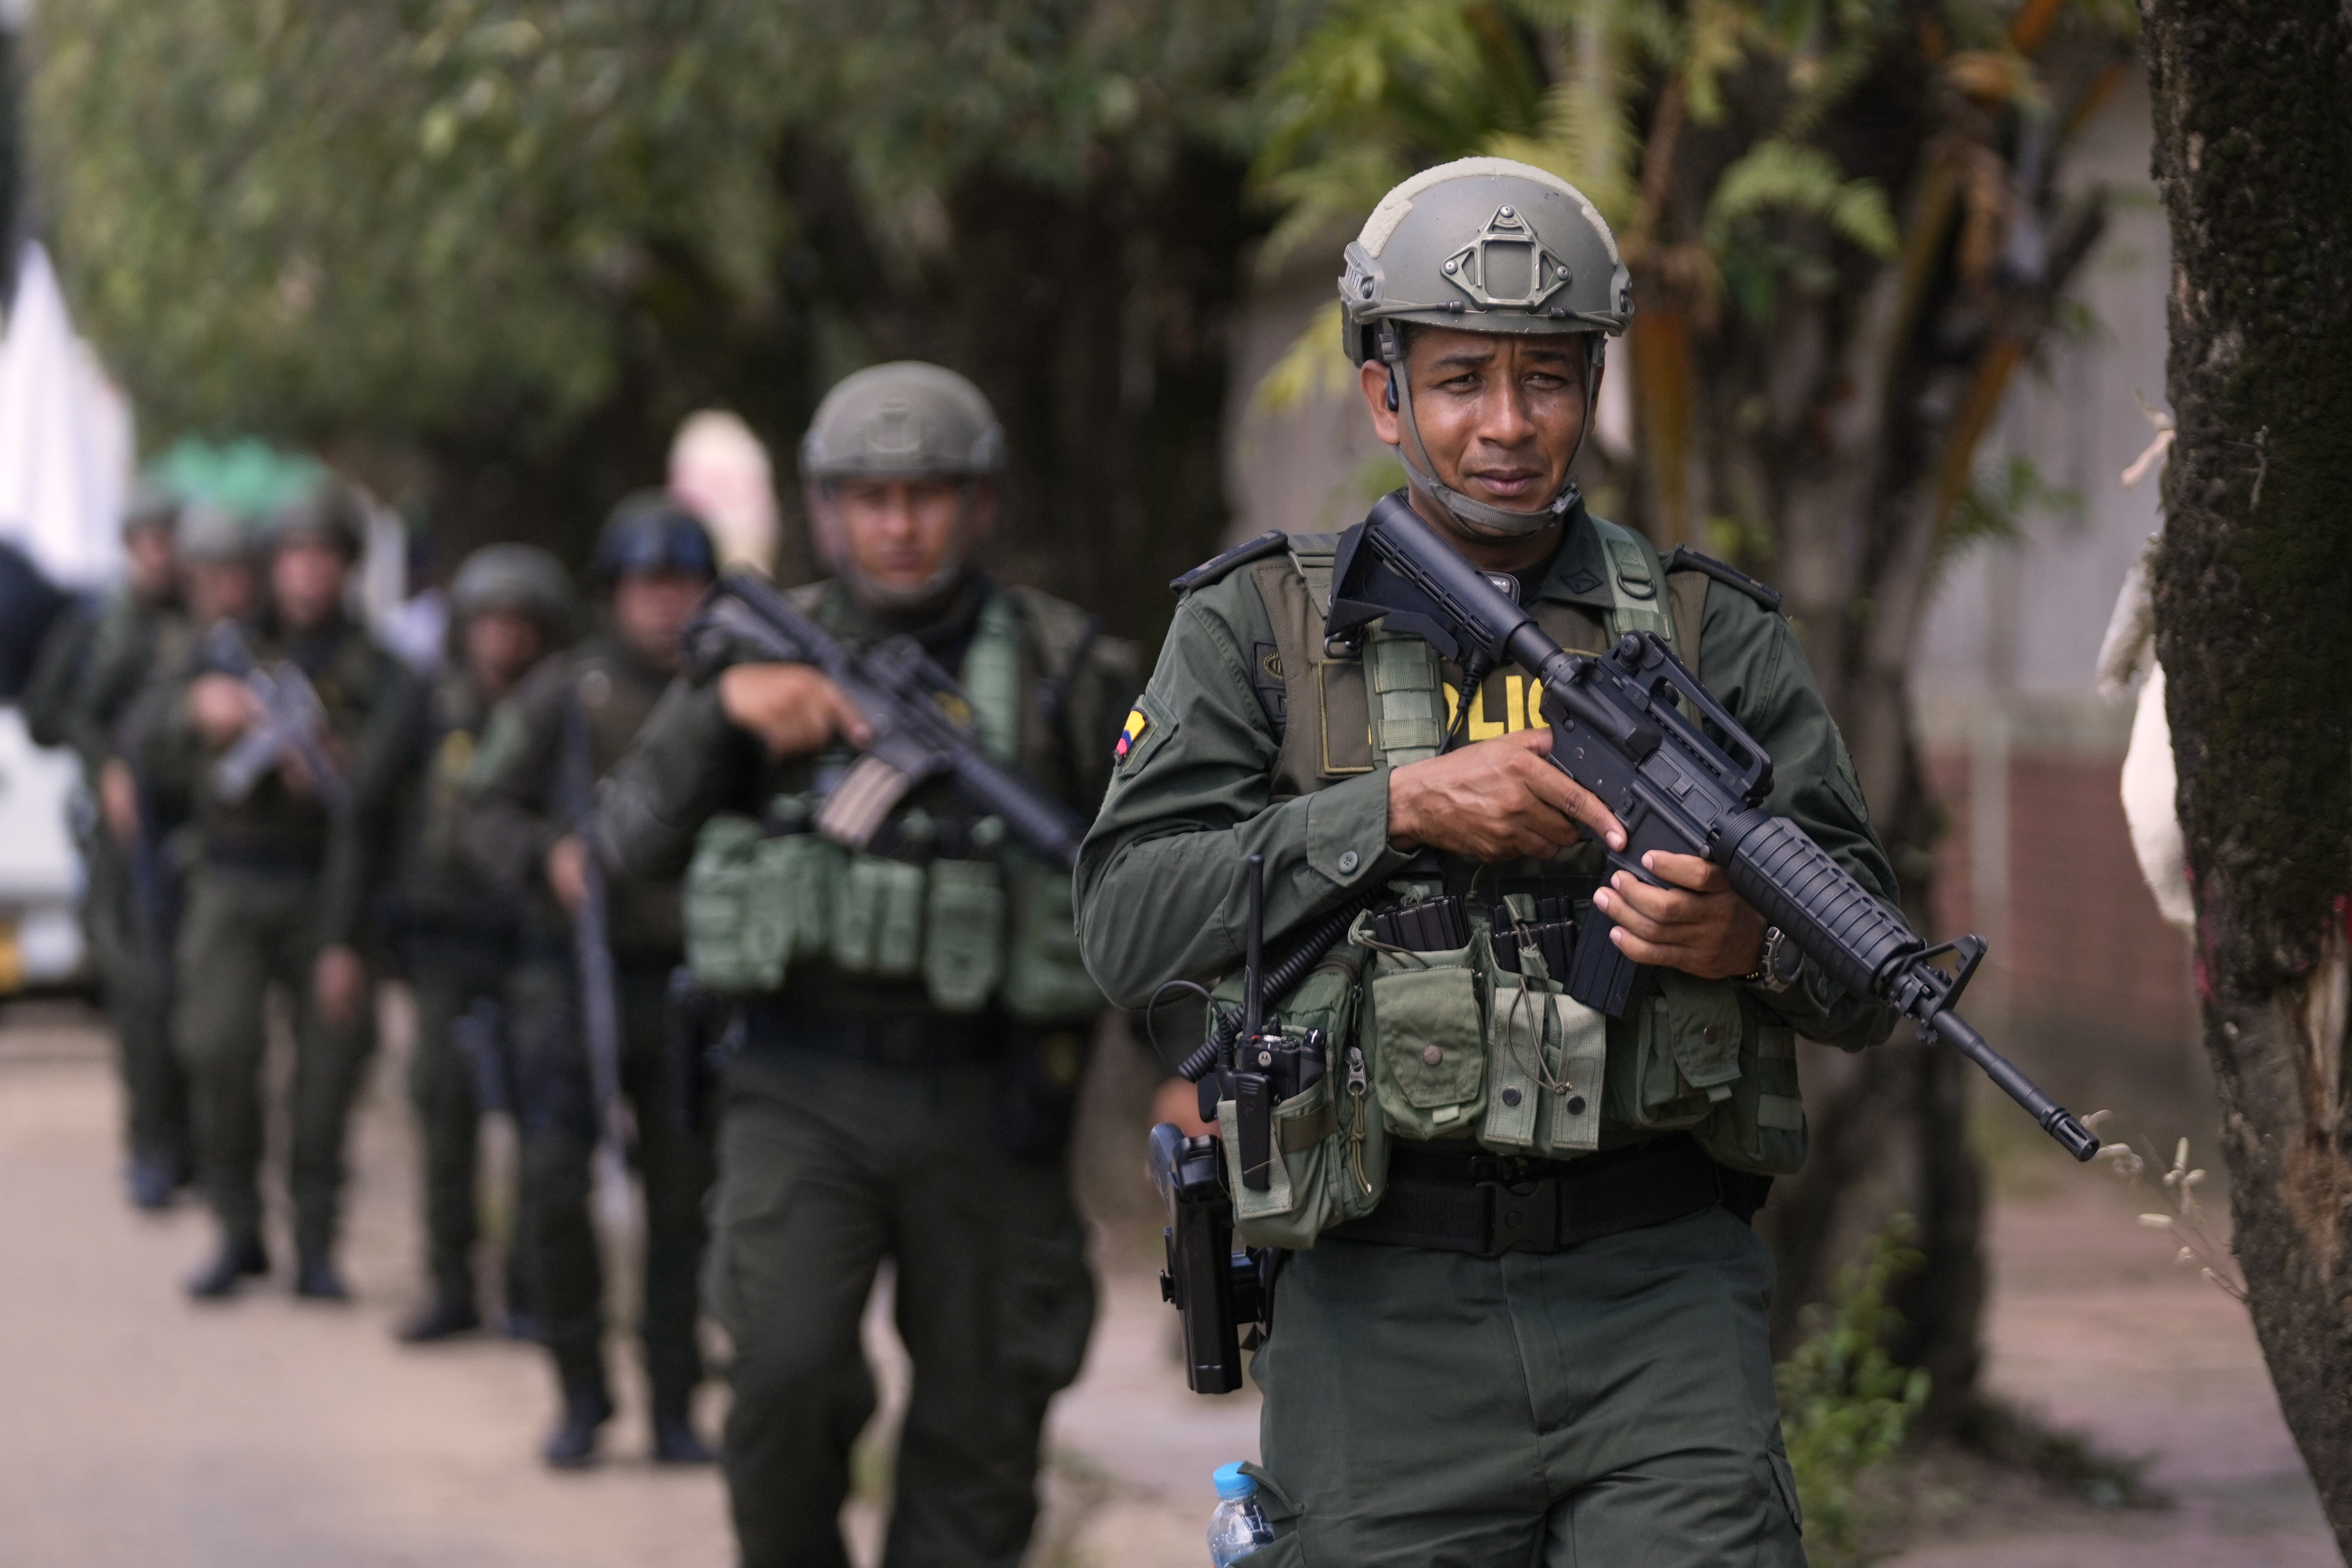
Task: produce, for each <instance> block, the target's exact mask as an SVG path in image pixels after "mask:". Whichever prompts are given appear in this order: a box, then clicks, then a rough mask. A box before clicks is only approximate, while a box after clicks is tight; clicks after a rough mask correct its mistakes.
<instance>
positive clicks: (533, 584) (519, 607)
mask: <svg viewBox="0 0 2352 1568" xmlns="http://www.w3.org/2000/svg"><path fill="white" fill-rule="evenodd" d="M486 610H513V611H516V612H519V613H520V614H522V615H525V616H530V618H531V619H532V620H535V621H537V622H538V623H539V624H540V626H541V627H543V628H544V629H545V630H546V631H547V632H548V634H549V635H550V636H551V637H561V636H562V635H563V634H564V633H565V632H566V631H567V630H569V629H570V626H571V624H572V578H571V576H570V574H567V573H566V572H565V571H564V570H563V563H562V562H560V561H558V560H556V558H555V557H554V556H552V555H550V554H549V553H548V552H546V551H544V550H541V549H540V548H539V547H538V546H537V545H535V544H485V545H484V546H482V547H481V548H480V549H479V550H477V551H475V552H473V553H472V554H471V555H468V556H467V557H466V561H465V564H464V565H462V566H460V567H458V568H457V577H456V578H455V580H453V581H452V582H451V583H450V584H449V613H450V615H451V616H452V617H453V618H454V619H457V620H459V621H464V620H467V619H469V618H471V617H472V616H478V615H480V614H482V613H483V612H484V611H486Z"/></svg>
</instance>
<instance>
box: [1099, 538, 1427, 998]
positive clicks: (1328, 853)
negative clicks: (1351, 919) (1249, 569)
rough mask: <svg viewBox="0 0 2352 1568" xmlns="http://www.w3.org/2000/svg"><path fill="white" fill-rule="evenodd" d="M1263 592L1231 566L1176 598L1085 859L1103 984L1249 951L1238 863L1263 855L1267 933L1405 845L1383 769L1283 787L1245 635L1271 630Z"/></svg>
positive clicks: (1294, 923)
mask: <svg viewBox="0 0 2352 1568" xmlns="http://www.w3.org/2000/svg"><path fill="white" fill-rule="evenodd" d="M1273 636H1274V634H1273V629H1272V627H1271V626H1270V625H1269V624H1268V622H1267V619H1266V615H1265V605H1264V602H1263V601H1262V600H1261V599H1260V598H1259V597H1258V594H1257V590H1256V588H1255V586H1254V585H1253V584H1251V583H1250V582H1249V581H1248V580H1247V579H1246V578H1233V577H1229V578H1226V579H1224V580H1223V581H1221V582H1218V583H1214V584H1209V585H1208V586H1206V587H1203V588H1202V589H1200V590H1198V591H1197V592H1195V593H1193V594H1192V595H1188V596H1187V597H1186V598H1185V599H1184V601H1183V602H1182V603H1181V605H1178V607H1177V611H1176V619H1175V623H1174V624H1173V625H1172V626H1171V627H1170V628H1169V634H1168V641H1167V643H1166V644H1165V645H1164V646H1163V647H1162V648H1161V650H1160V665H1159V668H1157V669H1155V670H1154V671H1153V672H1152V676H1151V680H1150V684H1149V685H1148V686H1147V687H1146V688H1145V689H1144V693H1143V695H1142V696H1141V697H1140V698H1139V699H1138V700H1137V702H1136V707H1135V710H1134V714H1133V715H1132V716H1130V717H1129V720H1128V722H1127V725H1126V727H1125V731H1124V734H1125V736H1126V738H1127V753H1126V755H1125V756H1124V757H1123V758H1121V759H1120V760H1119V761H1118V764H1117V766H1115V767H1114V768H1113V769H1112V773H1111V779H1110V786H1109V790H1108V794H1107V795H1105V797H1104V800H1103V806H1102V811H1101V814H1100V815H1099V816H1097V818H1096V819H1095V825H1094V827H1093V829H1092V830H1091V831H1090V832H1089V833H1088V834H1087V840H1086V845H1085V847H1084V849H1083V850H1082V851H1081V853H1080V855H1079V859H1078V870H1077V900H1078V937H1079V942H1080V943H1081V946H1082V948H1083V950H1084V952H1085V955H1086V962H1087V969H1088V971H1089V972H1090V973H1092V974H1093V975H1094V978H1095V983H1096V984H1098V985H1100V986H1101V987H1102V988H1103V991H1104V993H1105V994H1108V996H1109V997H1110V998H1111V1000H1112V1001H1114V1002H1116V1003H1118V1004H1119V1005H1122V1006H1129V1007H1134V1006H1140V1005H1144V1004H1145V1003H1146V1002H1147V1001H1148V1000H1149V999H1150V995H1151V993H1152V991H1153V990H1154V989H1155V988H1156V987H1158V986H1159V985H1160V983H1161V982H1162V981H1166V980H1170V979H1174V978H1178V977H1180V976H1181V977H1183V978H1188V979H1199V978H1202V977H1204V976H1207V975H1211V974H1214V973H1219V972H1222V971H1223V970H1225V969H1229V968H1231V967H1232V966H1233V965H1234V963H1236V962H1237V961H1238V960H1239V959H1240V957H1241V954H1242V944H1243V931H1244V917H1245V913H1246V905H1247V900H1246V896H1245V894H1244V878H1243V871H1242V868H1243V865H1244V861H1245V860H1246V859H1247V858H1248V857H1249V856H1250V855H1252V854H1259V855H1263V856H1265V931H1266V938H1267V940H1268V942H1279V941H1280V940H1281V938H1282V937H1283V936H1284V935H1285V934H1286V933H1287V932H1290V931H1296V930H1298V929H1299V928H1301V927H1303V926H1306V925H1307V924H1308V923H1310V922H1311V921H1314V920H1315V919H1316V918H1317V917H1318V916H1320V915H1322V914H1325V913H1327V912H1328V911H1329V910H1332V909H1334V908H1335V907H1337V906H1339V905H1340V904H1342V903H1345V902H1346V901H1347V900H1349V899H1351V898H1355V897H1357V896H1359V895H1360V894H1362V893H1363V892H1365V891H1367V890H1369V889H1374V888H1378V887H1380V886H1381V884H1383V883H1384V882H1386V881H1387V879H1389V878H1390V877H1391V876H1393V875H1394V874H1395V873H1396V871H1397V870H1398V869H1399V868H1401V867H1402V866H1403V864H1404V863H1405V861H1406V860H1407V859H1408V858H1409V857H1407V856H1406V855H1404V854H1403V853H1402V852H1401V851H1398V850H1396V849H1393V848H1391V847H1390V845H1389V841H1388V773H1387V770H1385V769H1382V770H1380V771H1378V772H1374V773H1366V774H1362V775H1360V776H1359V777H1355V778H1350V779H1345V780H1342V781H1341V782H1339V784H1334V785H1333V786H1331V787H1330V788H1328V789H1326V790H1323V791H1320V792H1318V793H1317V794H1315V795H1306V796H1300V797H1297V798H1292V799H1286V800H1281V801H1276V800H1275V799H1274V798H1273V795H1272V788H1271V784H1270V780H1271V779H1272V776H1273V773H1274V765H1275V761H1276V756H1277V754H1278V753H1279V752H1280V750H1281V742H1280V739H1279V737H1278V736H1277V735H1276V733H1275V730H1274V725H1273V723H1272V722H1271V721H1269V720H1268V719H1267V717H1266V714H1265V709H1264V708H1263V707H1261V706H1260V705H1259V702H1258V699H1257V695H1256V693H1255V690H1253V689H1252V688H1251V685H1250V681H1249V676H1248V668H1249V667H1248V664H1247V661H1246V660H1245V659H1244V657H1243V655H1242V652H1241V650H1242V649H1243V648H1244V647H1249V646H1251V645H1253V644H1254V643H1257V642H1271V641H1272V640H1273Z"/></svg>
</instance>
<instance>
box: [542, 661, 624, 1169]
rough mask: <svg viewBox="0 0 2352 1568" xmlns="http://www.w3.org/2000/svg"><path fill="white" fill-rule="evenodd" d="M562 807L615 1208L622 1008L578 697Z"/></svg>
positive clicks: (600, 1151) (592, 772) (583, 1003)
mask: <svg viewBox="0 0 2352 1568" xmlns="http://www.w3.org/2000/svg"><path fill="white" fill-rule="evenodd" d="M556 796H557V805H558V806H559V807H560V808H561V809H562V813H563V815H564V816H565V817H566V818H567V819H569V822H570V824H571V827H572V832H573V833H574V834H576V835H577V836H578V837H579V840H580V847H581V849H582V851H583V853H582V855H581V874H580V875H581V886H582V897H581V900H580V908H579V910H577V911H576V912H575V913H574V914H573V915H572V967H573V969H574V971H575V972H576V973H575V975H574V978H575V979H576V980H577V981H578V983H579V986H580V1027H581V1032H582V1033H583V1035H585V1036H586V1037H587V1040H586V1044H587V1047H588V1086H589V1089H591V1090H592V1091H593V1094H594V1096H595V1100H596V1173H597V1182H598V1184H599V1185H600V1186H601V1187H602V1189H603V1190H604V1193H605V1194H606V1196H607V1198H608V1199H609V1200H610V1201H611V1202H612V1203H613V1204H614V1205H620V1204H622V1203H625V1201H626V1194H627V1192H628V1186H627V1183H628V1163H627V1158H626V1151H627V1147H628V1137H627V1132H626V1130H625V1127H624V1126H623V1124H622V1121H621V1002H620V992H619V989H618V986H619V978H618V976H617V975H616V974H615V973H614V967H613V943H612V927H611V910H610V900H609V899H608V897H607V894H608V892H609V889H608V888H607V886H606V883H605V880H604V862H602V861H601V860H599V859H597V858H596V835H595V833H594V831H593V827H594V818H595V814H596V762H595V758H594V756H593V753H592V752H591V751H590V748H589V743H588V710H587V709H586V708H585V707H583V705H582V703H581V701H580V699H579V697H578V695H577V694H576V693H568V694H567V695H566V697H565V700H564V704H563V752H562V757H561V758H559V759H558V762H557V776H556Z"/></svg>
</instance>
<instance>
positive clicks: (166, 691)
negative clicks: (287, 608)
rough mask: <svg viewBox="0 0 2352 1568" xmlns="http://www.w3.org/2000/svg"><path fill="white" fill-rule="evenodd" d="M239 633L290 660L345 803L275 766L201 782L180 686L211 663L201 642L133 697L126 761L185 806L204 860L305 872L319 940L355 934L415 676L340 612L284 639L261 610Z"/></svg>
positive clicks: (208, 767) (419, 685)
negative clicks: (310, 702) (224, 793)
mask: <svg viewBox="0 0 2352 1568" xmlns="http://www.w3.org/2000/svg"><path fill="white" fill-rule="evenodd" d="M243 630H244V634H245V641H246V646H247V648H248V649H249V650H250V652H251V654H252V656H253V658H254V659H255V661H256V662H257V663H258V664H262V665H270V664H275V663H278V662H280V661H285V662H289V663H291V664H293V665H295V666H297V667H299V668H300V669H301V670H302V672H303V674H304V675H305V676H306V677H307V678H308V679H309V680H310V685H311V689H313V690H314V691H316V692H317V693H318V697H319V704H320V707H321V708H323V709H324V710H326V730H327V741H328V744H329V749H330V750H331V751H332V752H336V753H338V754H339V755H340V757H341V760H342V763H343V766H344V776H345V778H346V779H347V780H348V782H349V784H350V786H351V798H350V801H349V803H348V804H347V805H345V806H344V808H343V809H342V810H341V811H340V812H330V811H328V810H327V808H326V807H325V805H322V804H321V803H320V801H319V799H318V797H317V796H315V795H309V794H303V793H298V792H297V791H295V790H294V789H292V788H290V787H289V785H288V784H287V782H286V778H285V775H284V773H283V772H282V771H280V770H278V769H276V768H273V769H271V770H270V771H269V772H268V773H264V774H263V775H262V777H261V779H260V781H259V782H258V783H257V784H255V785H254V787H253V790H252V792H251V793H250V794H248V795H247V796H246V797H245V798H244V799H243V800H241V801H228V800H224V799H222V798H221V797H220V795H218V794H217V793H216V792H215V788H214V785H213V764H214V763H215V762H216V761H217V760H218V757H219V754H220V753H219V752H215V751H213V750H211V749H210V748H208V747H206V746H205V743H204V742H203V740H202V739H201V738H200V737H199V736H198V735H197V733H196V731H195V727H194V724H193V723H192V722H191V721H190V720H189V718H188V709H187V689H188V686H189V684H190V683H191V682H192V681H194V679H196V678H197V677H198V676H200V675H204V674H207V673H210V672H211V665H210V663H209V661H208V659H207V658H206V657H205V651H204V649H203V647H201V646H198V647H196V648H195V649H194V652H193V654H192V655H190V656H189V657H188V658H185V659H184V660H183V661H182V662H181V664H180V667H179V668H177V669H175V670H173V671H171V672H170V673H168V674H167V675H165V676H163V678H162V679H160V680H159V681H158V682H157V683H156V688H157V689H155V690H153V691H152V693H151V694H150V695H149V696H147V697H142V699H141V700H140V707H141V709H142V713H143V715H144V721H143V722H141V723H139V724H137V725H136V728H137V730H138V731H139V732H138V733H137V734H136V736H135V737H134V739H133V742H132V744H131V752H132V756H131V762H132V765H133V766H134V767H136V768H137V769H138V770H139V771H140V773H141V774H142V777H145V778H148V779H151V780H152V781H153V785H154V787H155V788H157V789H158V790H159V791H160V792H162V793H163V795H165V796H166V797H167V798H169V799H172V800H173V801H177V802H184V803H185V804H186V805H187V808H188V810H189V813H190V815H191V816H192V817H193V819H194V827H195V837H196V844H197V850H198V854H199V855H200V857H201V858H203V859H204V860H205V861H206V862H208V863H211V864H215V865H221V866H242V867H247V868H257V869H265V870H272V871H278V872H294V873H299V874H303V875H310V876H315V877H316V878H317V879H318V881H319V889H320V900H319V910H318V921H319V936H320V943H321V944H322V945H326V946H341V945H352V944H354V943H357V942H359V941H360V940H361V939H362V936H363V935H364V934H365V928H366V923H367V921H366V917H367V911H368V902H369V898H370V896H371V894H372V893H373V890H374V887H375V884H376V881H377V879H378V878H380V877H381V876H383V873H384V869H385V864H386V860H387V857H388V854H389V849H390V838H391V830H392V825H393V817H394V803H395V799H396V797H397V795H398V794H399V790H400V785H401V781H402V779H403V777H404V774H405V773H406V771H407V769H408V768H409V767H410V766H411V764H412V762H413V759H414V756H415V736H416V731H417V727H418V723H419V715H420V711H421V709H422V706H423V703H424V700H425V689H424V684H423V682H421V681H420V680H418V679H416V677H415V675H414V674H413V673H412V672H411V671H410V670H409V668H408V667H407V666H405V665H404V664H402V663H401V662H400V660H399V659H398V658H394V656H393V655H392V654H391V653H389V652H387V651H385V650H384V649H383V648H382V647H378V646H377V645H376V643H375V642H374V641H373V639H372V638H371V637H369V636H368V634H367V631H366V629H365V628H363V627H362V626H359V625H357V624H356V623H354V622H352V621H349V620H346V619H344V618H343V617H342V616H336V617H335V618H334V619H332V620H331V621H329V622H328V623H327V624H325V625H324V626H320V627H318V628H316V629H314V630H312V631H310V632H308V633H305V634H302V635H300V636H289V635H288V634H287V633H286V631H285V630H284V629H283V628H282V627H281V626H279V625H278V622H277V620H276V618H275V617H274V616H271V615H269V614H267V613H264V614H263V615H260V616H256V617H254V618H252V619H250V620H248V621H247V622H246V623H245V625H244V627H243Z"/></svg>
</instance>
